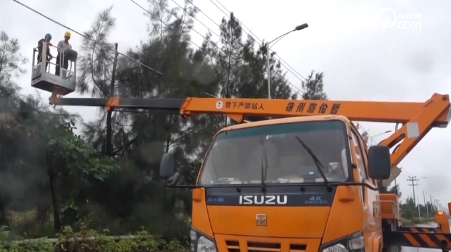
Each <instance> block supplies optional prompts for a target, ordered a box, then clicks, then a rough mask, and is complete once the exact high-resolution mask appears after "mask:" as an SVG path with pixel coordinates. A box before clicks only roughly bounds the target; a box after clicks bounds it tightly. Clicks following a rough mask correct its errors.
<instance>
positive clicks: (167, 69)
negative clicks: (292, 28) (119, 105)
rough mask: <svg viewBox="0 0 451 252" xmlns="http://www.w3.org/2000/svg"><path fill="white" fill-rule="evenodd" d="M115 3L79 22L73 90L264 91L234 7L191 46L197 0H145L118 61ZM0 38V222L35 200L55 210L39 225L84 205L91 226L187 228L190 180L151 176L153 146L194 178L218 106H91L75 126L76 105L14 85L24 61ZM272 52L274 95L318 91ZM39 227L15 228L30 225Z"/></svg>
mask: <svg viewBox="0 0 451 252" xmlns="http://www.w3.org/2000/svg"><path fill="white" fill-rule="evenodd" d="M112 8H113V7H109V8H106V9H104V10H102V11H100V12H99V14H98V16H97V18H96V19H95V20H93V22H92V24H91V27H90V28H89V29H87V31H86V32H84V34H85V36H86V38H84V39H83V41H82V44H81V50H80V51H79V55H80V56H79V64H78V67H79V68H78V69H77V70H78V76H79V78H78V79H77V91H78V92H79V93H80V94H84V95H90V96H91V97H96V98H98V97H101V98H105V97H110V96H112V95H115V96H120V97H128V98H167V97H171V98H186V97H190V96H195V97H211V96H214V97H244V98H263V97H266V96H267V93H268V86H267V81H268V77H269V76H267V75H266V71H267V63H266V62H267V58H266V57H267V54H266V52H267V48H265V46H261V45H258V44H257V43H256V42H255V41H254V38H252V37H251V36H248V37H245V34H244V31H243V28H242V26H241V23H240V22H239V21H238V19H237V18H236V17H235V16H234V14H233V13H232V14H230V16H228V17H224V18H222V20H221V23H220V25H219V30H218V31H219V32H218V34H219V37H218V38H214V37H213V35H212V33H208V34H206V36H205V40H204V41H203V43H202V45H201V46H200V47H193V46H192V45H191V42H190V40H191V36H190V34H191V33H192V30H193V28H194V27H193V26H194V20H195V18H196V14H197V12H198V9H197V8H195V7H193V5H192V3H191V1H185V2H184V5H183V6H182V5H180V6H178V7H175V8H172V7H171V6H169V4H168V1H167V0H158V1H149V10H148V12H147V13H146V15H148V18H149V26H148V37H147V39H145V40H144V41H142V42H141V43H140V45H139V46H137V47H136V48H134V49H130V50H128V51H127V52H126V55H127V57H124V56H121V55H119V56H118V58H117V67H116V68H115V67H114V65H115V56H116V55H117V53H116V52H115V50H114V46H115V43H114V41H111V39H110V38H111V34H112V33H113V32H114V28H115V25H116V19H115V18H114V17H113V16H112V14H111V11H112ZM1 39H2V40H1V41H3V42H4V45H5V46H4V47H3V53H2V54H0V56H1V57H0V66H1V68H0V77H2V78H0V81H1V83H0V84H1V85H0V88H1V89H0V91H1V95H2V98H5V99H1V100H0V102H4V103H5V106H1V107H0V112H1V113H0V137H1V138H0V141H2V144H1V145H0V148H2V153H1V156H0V162H1V164H2V165H1V166H0V175H2V176H0V178H8V181H7V182H5V183H0V189H1V190H0V222H1V223H3V224H6V219H7V218H6V214H5V213H6V212H7V211H10V210H14V211H29V210H32V211H35V212H36V214H35V216H34V217H33V218H34V219H35V220H34V221H35V222H34V223H36V221H39V222H41V223H42V222H45V221H46V220H47V219H52V220H54V221H53V223H52V231H53V232H47V233H45V234H47V235H52V234H53V233H54V232H57V231H60V230H61V228H62V226H64V225H67V224H73V225H74V227H75V228H76V227H77V225H78V224H76V223H78V222H77V221H78V220H79V219H80V218H82V217H89V218H90V219H91V227H92V228H94V229H97V230H101V229H104V228H107V229H109V231H110V233H111V234H114V235H116V234H124V233H129V232H134V231H136V230H138V229H139V228H140V227H143V228H145V229H146V230H148V231H149V232H150V233H152V234H157V235H162V236H163V237H164V238H166V239H169V238H173V237H176V238H179V239H181V240H183V239H185V240H186V239H187V237H186V236H187V234H188V233H189V232H188V230H189V218H188V216H189V214H190V213H191V192H190V191H189V190H185V191H184V190H169V189H167V188H166V187H165V185H164V184H163V183H162V182H161V181H160V179H159V163H160V158H161V156H162V154H163V153H164V152H168V151H172V152H173V153H174V154H175V156H176V162H177V167H178V169H179V172H181V173H182V175H183V179H182V181H181V183H182V184H187V185H188V184H193V183H195V180H196V175H197V172H198V170H199V168H200V166H201V163H202V158H203V155H205V153H206V151H207V149H208V146H209V144H210V142H211V138H212V136H213V135H214V134H215V133H216V132H217V131H218V130H219V129H220V128H222V127H224V126H226V125H229V124H231V123H232V122H230V121H229V120H227V119H226V117H225V116H222V115H196V116H193V117H189V118H183V117H180V116H179V115H177V114H174V115H167V114H154V113H150V112H149V111H142V110H133V111H130V110H123V109H116V110H114V111H105V110H103V109H100V110H99V111H98V118H96V119H95V120H94V121H92V122H85V123H83V128H82V130H81V131H82V134H81V136H79V135H77V133H76V132H77V131H76V129H75V123H74V122H76V121H80V118H79V117H78V116H77V115H72V114H69V113H67V112H65V111H64V110H62V109H52V108H49V107H47V106H45V105H43V104H42V103H41V101H40V100H39V99H37V98H36V97H31V96H30V97H20V95H19V94H18V93H17V91H16V90H17V88H16V87H15V86H13V84H14V83H12V81H11V76H13V75H12V74H13V73H15V71H16V72H17V71H19V70H21V69H20V67H19V66H20V64H21V63H23V62H25V61H24V59H23V58H22V57H20V55H18V54H17V52H18V42H17V41H16V40H11V39H9V38H8V37H7V36H6V35H2V37H1ZM263 44H264V42H263ZM2 55H6V56H2ZM269 57H270V58H269V62H270V73H271V74H270V78H271V79H270V80H271V94H272V97H273V98H279V99H294V98H297V96H298V95H299V96H302V98H304V99H326V98H327V96H326V94H325V92H324V90H323V88H324V84H323V73H315V72H313V71H312V73H311V74H310V76H309V77H308V78H307V79H306V80H305V81H304V82H303V83H302V88H303V92H302V94H298V93H297V92H294V91H293V90H292V86H291V84H290V83H288V81H287V79H286V77H285V72H284V70H283V69H282V66H281V64H280V62H279V61H278V60H276V58H275V52H271V54H270V55H269ZM130 58H131V59H134V60H131V59H130ZM139 62H141V63H139ZM114 70H116V71H114ZM2 105H3V104H2ZM248 119H249V120H260V119H262V118H258V117H250V118H248ZM107 132H109V133H107ZM110 141H111V143H112V145H111V146H110V148H109V147H107V146H108V144H107V143H109V142H110ZM18 143H20V144H18ZM3 146H8V148H5V147H3ZM106 154H107V155H106ZM24 174H25V175H24ZM18 180H20V181H21V182H23V183H16V182H17V181H18ZM12 188H14V189H12ZM24 199H32V200H26V202H25V200H24ZM48 217H50V218H48ZM27 225H28V224H27ZM40 226H43V225H40ZM36 227H37V225H34V226H33V225H28V226H27V227H21V230H22V231H24V230H25V231H26V232H27V233H28V235H27V236H33V235H35V234H36V235H37V232H38V231H36V229H37V228H36ZM22 233H23V232H22ZM40 234H41V235H42V232H41V233H40Z"/></svg>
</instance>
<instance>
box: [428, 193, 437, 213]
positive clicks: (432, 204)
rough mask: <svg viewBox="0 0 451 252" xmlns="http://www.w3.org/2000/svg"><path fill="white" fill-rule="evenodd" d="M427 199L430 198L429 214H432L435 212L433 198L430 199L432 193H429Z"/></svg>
mask: <svg viewBox="0 0 451 252" xmlns="http://www.w3.org/2000/svg"><path fill="white" fill-rule="evenodd" d="M429 200H430V202H431V203H430V204H431V215H433V214H435V212H434V210H435V209H434V208H435V207H434V200H433V199H432V195H429ZM435 211H437V210H435Z"/></svg>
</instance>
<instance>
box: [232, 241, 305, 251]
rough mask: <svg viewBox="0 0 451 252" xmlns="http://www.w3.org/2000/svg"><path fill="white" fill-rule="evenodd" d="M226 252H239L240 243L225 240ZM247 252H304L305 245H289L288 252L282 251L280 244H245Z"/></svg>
mask: <svg viewBox="0 0 451 252" xmlns="http://www.w3.org/2000/svg"><path fill="white" fill-rule="evenodd" d="M225 242H226V246H227V250H228V252H240V242H239V241H238V240H226V241H225ZM246 245H247V251H248V252H304V251H306V249H307V245H305V244H290V247H289V248H290V250H289V251H282V246H281V244H280V243H267V242H250V241H249V242H247V243H246Z"/></svg>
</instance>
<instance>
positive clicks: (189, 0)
mask: <svg viewBox="0 0 451 252" xmlns="http://www.w3.org/2000/svg"><path fill="white" fill-rule="evenodd" d="M171 1H172V2H174V3H175V4H177V5H178V6H180V5H179V4H178V3H177V2H175V1H174V0H171ZM187 1H188V2H189V3H190V4H191V5H192V6H194V7H195V8H196V9H197V10H199V12H200V13H202V14H203V15H204V16H205V17H207V18H208V19H209V20H210V21H211V22H213V23H214V24H215V25H216V26H218V27H219V28H221V26H220V25H219V24H218V23H216V22H215V21H213V19H212V18H210V16H208V15H207V14H206V13H205V12H203V11H202V10H201V9H200V8H199V7H198V6H196V5H195V4H194V3H193V2H192V1H191V0H187ZM210 1H211V0H210ZM211 2H212V1H211ZM212 4H214V5H215V6H216V7H217V8H218V9H219V10H220V11H221V12H222V13H223V14H224V15H226V16H229V14H227V13H226V12H224V11H223V10H222V9H221V8H220V7H219V6H218V5H217V4H215V3H214V2H212ZM220 4H221V3H220ZM221 5H222V4H221ZM194 19H196V20H197V21H198V22H199V23H200V24H202V25H203V26H204V27H206V28H207V29H208V30H209V31H210V32H212V33H213V34H215V35H216V36H218V37H219V38H220V39H224V38H222V37H221V36H219V35H217V34H216V33H214V32H213V31H212V30H211V29H210V28H209V27H208V26H206V25H205V24H204V23H202V22H201V21H200V20H198V19H197V18H196V17H194ZM237 21H238V23H239V24H240V25H241V26H243V27H246V26H245V25H244V24H243V23H242V22H240V21H239V20H238V19H237ZM246 29H248V28H247V27H246ZM248 30H249V29H248ZM244 32H245V33H246V34H247V35H249V36H250V37H252V38H253V39H254V40H255V41H256V39H255V38H254V37H253V36H252V35H251V34H249V32H250V33H252V31H250V30H249V32H246V31H245V30H244ZM252 34H253V35H254V36H255V34H254V33H252ZM229 35H230V34H229ZM257 39H258V40H259V41H260V42H263V41H262V40H261V39H259V38H258V37H257ZM240 45H241V46H243V44H242V43H241V42H240ZM276 56H277V57H278V59H279V60H280V61H282V62H284V63H285V64H286V65H288V63H286V62H285V61H284V60H283V59H282V58H281V57H280V56H278V55H276ZM280 65H281V66H284V67H285V68H286V69H287V70H288V72H290V73H291V74H293V75H294V76H295V77H296V78H297V79H299V80H300V81H306V79H305V78H304V77H303V76H302V75H301V74H299V73H298V75H299V76H301V78H303V79H301V78H299V76H297V75H296V74H295V73H293V72H292V71H291V70H290V69H289V68H288V67H287V66H286V65H284V64H282V63H280ZM290 67H291V66H290ZM293 70H294V69H293ZM294 71H295V72H296V70H294ZM277 75H278V76H279V77H280V78H282V79H284V80H285V81H286V82H287V83H288V84H289V85H290V86H292V87H294V88H295V89H297V90H298V92H297V93H298V94H299V92H301V90H300V89H299V88H298V87H296V86H295V85H293V84H292V83H291V82H290V81H289V80H288V79H287V78H285V77H284V76H282V75H281V74H279V73H277Z"/></svg>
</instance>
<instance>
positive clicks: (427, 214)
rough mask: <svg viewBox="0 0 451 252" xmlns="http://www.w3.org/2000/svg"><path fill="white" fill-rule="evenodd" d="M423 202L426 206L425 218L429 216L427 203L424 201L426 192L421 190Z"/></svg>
mask: <svg viewBox="0 0 451 252" xmlns="http://www.w3.org/2000/svg"><path fill="white" fill-rule="evenodd" d="M423 202H424V206H425V207H426V218H429V206H428V205H429V204H428V203H427V202H426V192H425V191H423Z"/></svg>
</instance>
